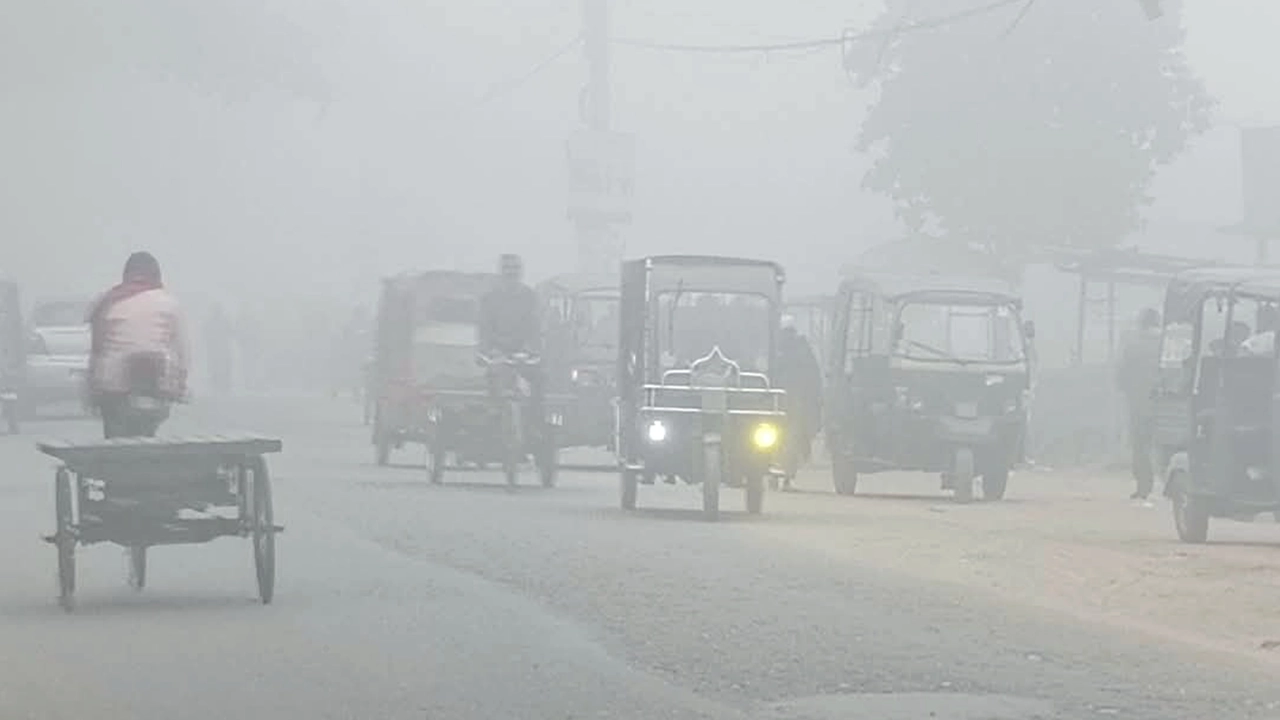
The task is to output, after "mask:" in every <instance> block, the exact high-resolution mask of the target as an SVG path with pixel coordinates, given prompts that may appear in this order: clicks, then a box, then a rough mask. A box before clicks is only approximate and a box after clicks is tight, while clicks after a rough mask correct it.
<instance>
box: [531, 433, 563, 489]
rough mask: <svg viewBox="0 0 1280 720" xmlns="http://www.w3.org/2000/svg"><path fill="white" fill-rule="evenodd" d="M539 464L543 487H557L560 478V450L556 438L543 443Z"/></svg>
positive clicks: (550, 438) (539, 475) (539, 454)
mask: <svg viewBox="0 0 1280 720" xmlns="http://www.w3.org/2000/svg"><path fill="white" fill-rule="evenodd" d="M537 463H538V477H539V479H541V480H542V487H544V488H553V487H555V486H556V481H557V480H558V479H559V477H560V448H559V447H557V446H556V442H555V439H554V438H552V437H548V438H547V439H545V440H543V441H542V442H541V447H540V448H538V455H537Z"/></svg>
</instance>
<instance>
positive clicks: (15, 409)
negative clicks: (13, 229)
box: [0, 276, 27, 435]
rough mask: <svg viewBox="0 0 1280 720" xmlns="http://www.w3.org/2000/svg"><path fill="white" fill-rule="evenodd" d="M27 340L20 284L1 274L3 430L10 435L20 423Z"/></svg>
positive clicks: (0, 396) (0, 402) (0, 422)
mask: <svg viewBox="0 0 1280 720" xmlns="http://www.w3.org/2000/svg"><path fill="white" fill-rule="evenodd" d="M26 342H27V338H26V333H25V331H24V325H23V323H22V301H21V298H20V297H19V294H18V285H17V283H15V282H13V281H12V280H8V279H6V278H5V277H3V276H0V431H3V432H7V433H9V434H11V435H16V434H17V433H18V431H19V426H20V422H19V417H20V415H21V408H22V392H23V389H24V383H23V378H24V377H25V375H26V368H27V359H26Z"/></svg>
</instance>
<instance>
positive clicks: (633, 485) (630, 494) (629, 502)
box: [618, 468, 640, 510]
mask: <svg viewBox="0 0 1280 720" xmlns="http://www.w3.org/2000/svg"><path fill="white" fill-rule="evenodd" d="M618 478H619V484H620V485H621V489H622V509H623V510H635V509H636V495H637V494H638V492H639V489H640V473H639V472H638V471H636V470H629V469H627V468H623V469H622V472H620V473H619V474H618Z"/></svg>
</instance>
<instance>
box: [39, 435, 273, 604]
mask: <svg viewBox="0 0 1280 720" xmlns="http://www.w3.org/2000/svg"><path fill="white" fill-rule="evenodd" d="M37 447H38V448H39V449H40V451H41V452H42V453H44V454H46V455H50V456H52V457H54V458H57V459H58V460H59V461H60V462H61V463H62V464H61V465H60V466H59V467H58V469H57V470H56V472H55V474H54V507H55V517H56V521H57V522H56V532H55V533H54V534H53V535H51V536H48V537H46V538H45V540H46V541H47V542H49V543H50V544H52V545H53V546H54V547H55V548H57V551H58V589H59V595H58V600H59V604H60V605H62V607H63V609H64V610H66V611H68V612H70V611H71V610H72V609H73V608H74V605H75V589H76V547H77V546H78V545H92V544H95V543H102V542H110V543H115V544H117V545H120V546H122V547H124V548H126V549H127V550H128V551H129V573H128V582H129V585H130V586H131V587H133V588H134V589H135V590H138V591H141V590H142V588H143V587H144V586H145V585H146V578H147V549H148V548H150V547H152V546H155V545H188V544H199V543H206V542H209V541H211V540H213V539H215V538H219V537H242V538H250V539H252V540H253V561H254V567H255V570H256V572H257V581H258V596H259V597H260V598H261V600H262V602H263V603H264V604H266V603H270V602H271V599H272V596H273V594H274V592H275V564H276V558H275V535H276V533H278V532H281V531H283V530H284V528H283V527H281V526H279V525H276V524H275V516H274V513H273V511H272V501H271V480H270V476H269V474H268V472H267V463H266V460H265V458H264V457H263V456H264V455H266V454H268V453H276V452H280V450H281V448H282V443H281V441H280V440H277V439H273V438H265V437H258V436H236V437H226V436H191V437H166V438H149V437H139V438H119V439H114V440H105V441H98V442H92V443H70V442H46V443H40V444H39V445H37Z"/></svg>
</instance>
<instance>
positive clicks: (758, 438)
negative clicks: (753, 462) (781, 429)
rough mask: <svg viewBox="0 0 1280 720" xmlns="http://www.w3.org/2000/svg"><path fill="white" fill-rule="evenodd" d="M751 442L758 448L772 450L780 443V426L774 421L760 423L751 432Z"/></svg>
mask: <svg viewBox="0 0 1280 720" xmlns="http://www.w3.org/2000/svg"><path fill="white" fill-rule="evenodd" d="M751 444H752V445H755V446H756V449H758V450H770V449H772V448H773V446H775V445H777V444H778V426H777V425H774V424H773V423H760V424H759V425H757V426H756V429H755V430H753V431H752V432H751Z"/></svg>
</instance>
